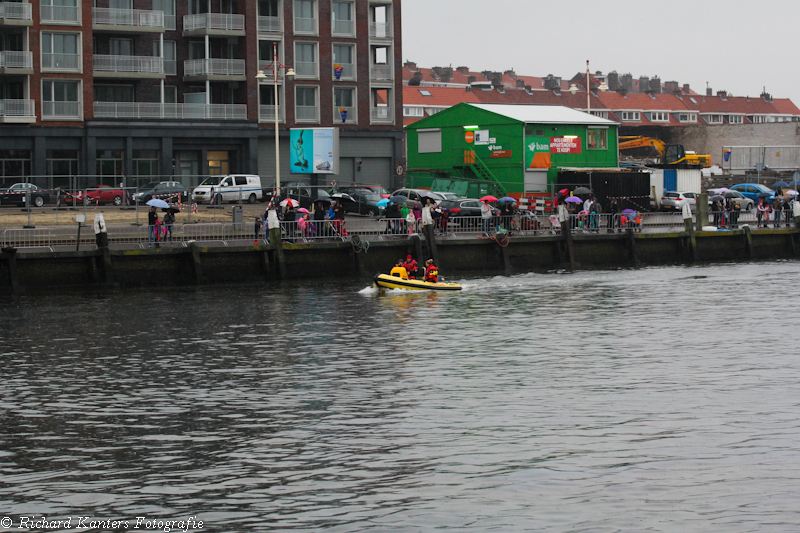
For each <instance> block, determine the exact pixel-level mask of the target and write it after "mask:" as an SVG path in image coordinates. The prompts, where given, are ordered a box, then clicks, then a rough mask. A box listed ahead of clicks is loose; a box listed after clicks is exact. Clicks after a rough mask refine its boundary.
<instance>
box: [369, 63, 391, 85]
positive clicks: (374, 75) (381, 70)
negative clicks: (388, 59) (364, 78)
mask: <svg viewBox="0 0 800 533" xmlns="http://www.w3.org/2000/svg"><path fill="white" fill-rule="evenodd" d="M369 77H370V79H371V80H374V81H392V67H391V66H390V65H372V66H371V67H370V69H369Z"/></svg>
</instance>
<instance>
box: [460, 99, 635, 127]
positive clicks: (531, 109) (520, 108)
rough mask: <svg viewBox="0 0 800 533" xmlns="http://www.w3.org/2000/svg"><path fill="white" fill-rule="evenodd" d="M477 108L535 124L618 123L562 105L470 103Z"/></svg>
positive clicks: (594, 124) (605, 124)
mask: <svg viewBox="0 0 800 533" xmlns="http://www.w3.org/2000/svg"><path fill="white" fill-rule="evenodd" d="M467 105H471V106H473V107H477V108H478V109H483V110H484V111H491V112H492V113H497V114H498V115H503V116H506V117H508V118H511V119H514V120H519V121H520V122H534V123H537V124H587V125H592V126H612V125H616V124H619V123H618V122H614V121H613V120H608V119H606V118H600V117H596V116H594V115H590V114H589V113H584V112H583V111H578V110H576V109H572V108H571V107H566V106H563V105H525V104H519V105H517V104H472V103H468V104H467Z"/></svg>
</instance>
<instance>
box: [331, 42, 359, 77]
mask: <svg viewBox="0 0 800 533" xmlns="http://www.w3.org/2000/svg"><path fill="white" fill-rule="evenodd" d="M355 55H356V54H355V47H354V45H352V44H334V45H333V77H334V78H335V79H341V80H354V79H356V65H355ZM338 68H341V69H342V70H341V73H340V74H339V76H336V71H337V69H338Z"/></svg>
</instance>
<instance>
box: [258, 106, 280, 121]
mask: <svg viewBox="0 0 800 533" xmlns="http://www.w3.org/2000/svg"><path fill="white" fill-rule="evenodd" d="M283 115H284V113H283V106H278V121H280V122H283V121H284V120H285V117H284V116H283ZM258 120H259V121H261V122H275V106H274V105H260V106H258Z"/></svg>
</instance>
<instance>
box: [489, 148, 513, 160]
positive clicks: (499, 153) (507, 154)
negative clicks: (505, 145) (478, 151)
mask: <svg viewBox="0 0 800 533" xmlns="http://www.w3.org/2000/svg"><path fill="white" fill-rule="evenodd" d="M489 157H490V158H492V159H496V158H498V157H511V150H493V151H492V155H490V156H489Z"/></svg>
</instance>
